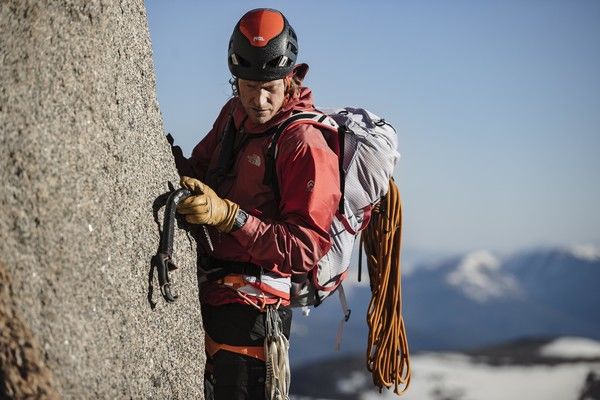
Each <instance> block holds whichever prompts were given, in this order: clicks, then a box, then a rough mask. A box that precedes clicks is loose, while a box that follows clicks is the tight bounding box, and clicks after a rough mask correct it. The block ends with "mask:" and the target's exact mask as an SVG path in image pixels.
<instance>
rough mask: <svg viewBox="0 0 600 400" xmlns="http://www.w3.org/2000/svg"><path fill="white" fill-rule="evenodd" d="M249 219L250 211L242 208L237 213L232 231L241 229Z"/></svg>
mask: <svg viewBox="0 0 600 400" xmlns="http://www.w3.org/2000/svg"><path fill="white" fill-rule="evenodd" d="M247 220H248V213H247V212H246V211H244V210H242V209H241V208H240V209H239V210H238V212H237V214H236V215H235V220H234V221H233V228H232V229H231V231H232V232H233V231H235V230H238V229H240V228H241V227H242V226H244V224H245V223H246V221H247Z"/></svg>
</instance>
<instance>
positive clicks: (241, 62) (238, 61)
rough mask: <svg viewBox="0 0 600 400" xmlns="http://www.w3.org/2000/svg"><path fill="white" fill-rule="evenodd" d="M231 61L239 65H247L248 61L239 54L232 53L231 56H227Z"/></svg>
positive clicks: (248, 64)
mask: <svg viewBox="0 0 600 400" xmlns="http://www.w3.org/2000/svg"><path fill="white" fill-rule="evenodd" d="M229 59H230V60H231V63H232V64H233V65H236V66H240V67H249V66H250V63H249V62H248V61H246V60H245V59H244V58H243V57H240V55H239V54H235V53H232V54H231V57H229Z"/></svg>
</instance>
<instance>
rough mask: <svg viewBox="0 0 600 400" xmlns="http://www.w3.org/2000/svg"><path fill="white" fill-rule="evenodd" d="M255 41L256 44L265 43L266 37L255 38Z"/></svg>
mask: <svg viewBox="0 0 600 400" xmlns="http://www.w3.org/2000/svg"><path fill="white" fill-rule="evenodd" d="M253 40H254V41H255V42H264V41H265V38H264V37H262V36H254V39H253Z"/></svg>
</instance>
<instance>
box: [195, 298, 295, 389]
mask: <svg viewBox="0 0 600 400" xmlns="http://www.w3.org/2000/svg"><path fill="white" fill-rule="evenodd" d="M279 315H280V317H281V320H282V322H283V333H284V335H285V336H286V337H287V338H288V339H289V335H290V327H291V322H292V310H291V309H287V308H280V309H279ZM202 318H203V323H204V329H205V331H206V333H207V334H208V335H209V336H210V337H211V338H212V339H213V340H214V341H216V342H218V343H223V344H228V345H232V346H263V344H264V339H265V335H266V332H265V313H261V312H259V311H258V310H257V309H256V308H254V307H252V306H248V305H245V304H226V305H221V306H209V305H206V304H203V305H202ZM212 364H213V376H212V377H210V378H211V381H212V382H213V383H214V386H213V388H214V399H215V400H237V399H244V400H262V399H264V397H265V377H266V368H265V363H264V362H263V361H261V360H257V359H255V358H252V357H247V356H244V355H241V354H236V353H232V352H228V351H224V350H220V351H218V352H217V353H216V354H215V355H214V357H213V359H212Z"/></svg>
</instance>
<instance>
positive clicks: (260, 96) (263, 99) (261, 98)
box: [255, 89, 269, 107]
mask: <svg viewBox="0 0 600 400" xmlns="http://www.w3.org/2000/svg"><path fill="white" fill-rule="evenodd" d="M255 101H256V105H257V106H259V107H262V106H265V105H267V104H268V102H269V92H268V91H267V90H263V89H259V90H258V93H257V94H256V96H255Z"/></svg>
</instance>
